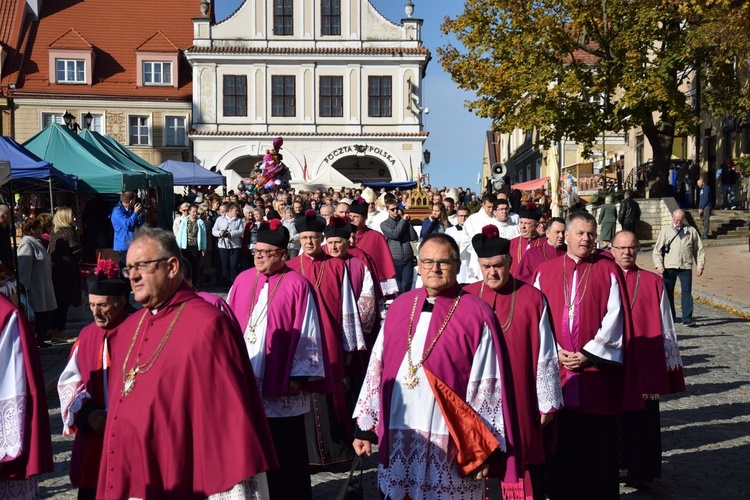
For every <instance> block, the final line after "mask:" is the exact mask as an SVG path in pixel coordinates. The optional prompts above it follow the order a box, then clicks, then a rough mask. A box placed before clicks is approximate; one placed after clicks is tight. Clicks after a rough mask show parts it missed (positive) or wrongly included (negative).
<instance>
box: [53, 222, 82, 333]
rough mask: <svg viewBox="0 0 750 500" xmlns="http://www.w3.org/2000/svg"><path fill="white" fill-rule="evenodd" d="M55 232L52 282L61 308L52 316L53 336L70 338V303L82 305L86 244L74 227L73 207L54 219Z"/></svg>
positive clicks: (58, 305)
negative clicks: (83, 256) (82, 278)
mask: <svg viewBox="0 0 750 500" xmlns="http://www.w3.org/2000/svg"><path fill="white" fill-rule="evenodd" d="M52 224H53V227H54V229H53V232H52V235H51V237H50V241H49V247H48V250H49V253H50V256H51V257H52V284H53V286H54V290H55V300H56V301H57V309H55V312H54V314H53V315H52V318H51V324H50V330H51V332H50V336H51V337H53V338H58V339H63V340H67V336H66V335H65V325H66V319H67V317H68V308H69V307H70V306H73V307H78V306H80V305H81V257H82V255H83V247H82V246H81V242H80V240H79V239H78V233H77V232H76V230H75V228H74V227H73V209H71V208H70V207H60V208H58V209H57V211H56V212H55V216H54V217H53V218H52Z"/></svg>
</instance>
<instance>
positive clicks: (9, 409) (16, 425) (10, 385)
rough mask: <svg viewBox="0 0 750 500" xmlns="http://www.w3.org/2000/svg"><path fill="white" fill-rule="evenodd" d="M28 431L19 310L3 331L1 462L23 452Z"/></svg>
mask: <svg viewBox="0 0 750 500" xmlns="http://www.w3.org/2000/svg"><path fill="white" fill-rule="evenodd" d="M25 430H26V367H25V363H24V359H23V349H22V347H21V331H20V330H19V328H18V313H16V312H14V313H13V314H11V316H10V319H9V321H8V323H7V324H6V325H4V326H3V330H2V332H0V464H2V463H3V462H9V461H11V460H14V459H16V458H18V457H19V456H20V455H21V454H22V453H23V451H24V450H23V442H24V437H25Z"/></svg>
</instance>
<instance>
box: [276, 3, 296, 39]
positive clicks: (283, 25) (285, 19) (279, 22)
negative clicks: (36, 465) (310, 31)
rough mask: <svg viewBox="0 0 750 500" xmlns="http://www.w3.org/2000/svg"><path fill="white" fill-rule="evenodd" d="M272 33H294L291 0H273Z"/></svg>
mask: <svg viewBox="0 0 750 500" xmlns="http://www.w3.org/2000/svg"><path fill="white" fill-rule="evenodd" d="M273 34H274V35H293V34H294V8H293V0H273Z"/></svg>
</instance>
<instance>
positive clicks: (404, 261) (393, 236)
mask: <svg viewBox="0 0 750 500" xmlns="http://www.w3.org/2000/svg"><path fill="white" fill-rule="evenodd" d="M386 208H387V210H388V218H387V219H386V220H384V221H383V222H382V223H381V224H380V230H381V231H382V232H383V236H385V239H386V240H387V241H388V248H389V249H390V250H391V255H392V256H393V263H394V264H396V284H397V285H398V293H399V294H402V293H404V292H408V291H409V290H411V285H412V281H413V279H414V250H413V249H412V246H411V243H412V242H413V241H414V242H415V241H417V232H416V231H414V228H413V227H412V225H411V222H410V221H409V219H408V218H404V217H402V212H401V209H400V208H398V204H397V203H396V201H394V200H391V201H389V202H388V204H387V205H386Z"/></svg>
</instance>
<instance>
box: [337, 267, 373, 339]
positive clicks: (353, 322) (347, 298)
mask: <svg viewBox="0 0 750 500" xmlns="http://www.w3.org/2000/svg"><path fill="white" fill-rule="evenodd" d="M341 330H342V332H341V345H342V347H343V348H344V350H345V351H346V352H352V351H362V350H365V349H367V345H366V344H365V335H364V332H363V331H362V323H361V322H360V319H359V310H358V309H357V299H356V298H355V297H354V290H353V289H352V283H351V281H350V280H349V272H348V271H347V269H346V266H344V279H343V280H342V282H341Z"/></svg>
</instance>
